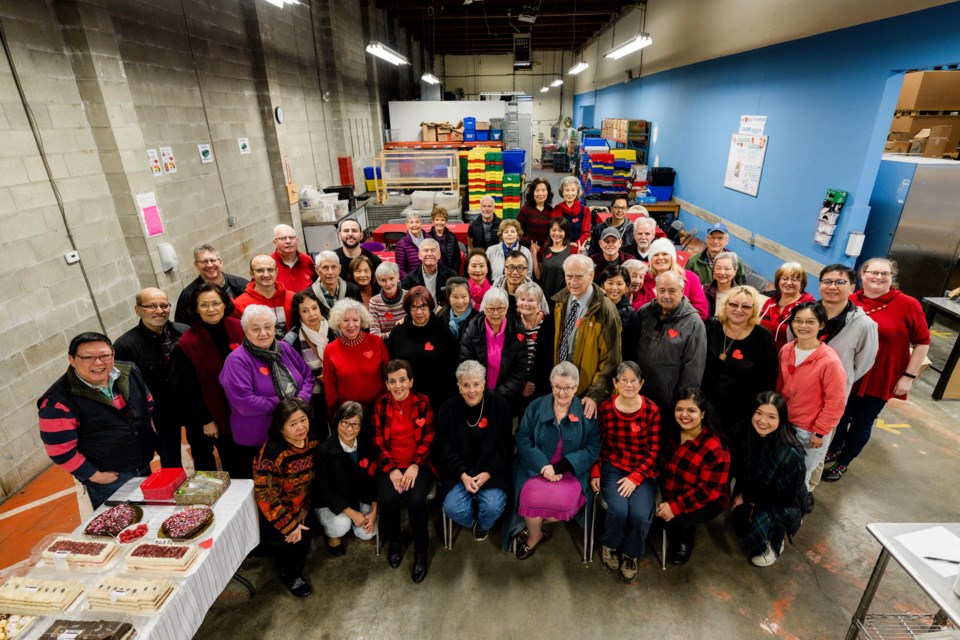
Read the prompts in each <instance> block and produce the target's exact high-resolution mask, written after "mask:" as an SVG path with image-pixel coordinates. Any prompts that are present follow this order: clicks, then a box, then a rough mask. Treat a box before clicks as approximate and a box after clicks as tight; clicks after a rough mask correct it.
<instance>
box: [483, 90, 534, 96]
mask: <svg viewBox="0 0 960 640" xmlns="http://www.w3.org/2000/svg"><path fill="white" fill-rule="evenodd" d="M480 95H482V96H525V95H527V92H526V91H481V92H480Z"/></svg>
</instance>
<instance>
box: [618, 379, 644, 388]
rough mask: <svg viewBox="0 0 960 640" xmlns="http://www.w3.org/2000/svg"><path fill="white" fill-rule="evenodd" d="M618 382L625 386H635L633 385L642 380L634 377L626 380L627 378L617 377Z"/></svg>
mask: <svg viewBox="0 0 960 640" xmlns="http://www.w3.org/2000/svg"><path fill="white" fill-rule="evenodd" d="M617 382H618V383H619V384H620V386H621V387H625V386H627V385H630V386H633V385H635V384H640V381H639V380H637V379H636V378H633V379H630V380H625V379H623V378H618V379H617Z"/></svg>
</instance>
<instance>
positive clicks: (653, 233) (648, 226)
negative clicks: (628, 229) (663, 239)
mask: <svg viewBox="0 0 960 640" xmlns="http://www.w3.org/2000/svg"><path fill="white" fill-rule="evenodd" d="M656 237H657V221H656V220H654V219H653V218H637V219H636V220H634V221H633V240H634V246H633V251H632V253H633V255H635V256H637V259H639V260H642V261H643V262H646V263H649V262H650V243H652V242H653V241H654V239H655V238H656Z"/></svg>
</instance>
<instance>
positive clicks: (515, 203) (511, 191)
mask: <svg viewBox="0 0 960 640" xmlns="http://www.w3.org/2000/svg"><path fill="white" fill-rule="evenodd" d="M522 191H523V179H522V177H521V175H520V174H519V173H504V174H503V217H504V218H510V219H516V217H517V215H518V214H519V213H520V204H521V198H522V197H523V193H522Z"/></svg>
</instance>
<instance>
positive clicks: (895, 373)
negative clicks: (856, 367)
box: [850, 289, 930, 400]
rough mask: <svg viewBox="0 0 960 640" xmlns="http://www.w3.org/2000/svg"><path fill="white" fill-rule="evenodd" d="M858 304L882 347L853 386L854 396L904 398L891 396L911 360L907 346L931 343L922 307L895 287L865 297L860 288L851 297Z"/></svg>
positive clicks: (904, 397)
mask: <svg viewBox="0 0 960 640" xmlns="http://www.w3.org/2000/svg"><path fill="white" fill-rule="evenodd" d="M850 302H852V303H853V304H855V305H857V306H858V307H860V308H861V309H863V311H864V312H865V313H866V314H867V315H868V316H870V318H871V319H872V320H874V321H875V322H876V323H877V334H878V335H879V338H880V344H881V345H882V346H883V348H882V349H880V350H879V351H878V352H877V359H876V360H875V361H874V363H873V367H871V368H870V370H869V371H867V372H866V373H865V374H864V376H863V377H862V378H860V380H858V381H857V383H856V384H855V385H854V387H853V393H854V394H855V395H857V396H872V397H874V398H880V399H881V400H889V399H890V398H899V399H900V400H904V399H906V396H895V395H893V389H894V387H896V386H897V381H898V380H899V379H900V377H901V376H902V375H903V372H904V371H906V370H907V364H908V363H909V362H910V345H916V344H930V328H929V327H928V326H927V318H926V316H924V315H923V308H922V307H921V306H920V303H919V302H917V300H916V298H911V297H910V296H908V295H907V294H905V293H903V292H901V291H899V290H898V289H891V290H890V292H889V293H887V294H885V295H882V296H880V297H879V298H868V297H866V296H865V295H863V291H862V290H861V291H857V292H856V293H854V294H853V295H852V296H850Z"/></svg>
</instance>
